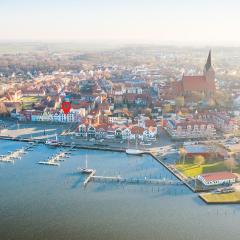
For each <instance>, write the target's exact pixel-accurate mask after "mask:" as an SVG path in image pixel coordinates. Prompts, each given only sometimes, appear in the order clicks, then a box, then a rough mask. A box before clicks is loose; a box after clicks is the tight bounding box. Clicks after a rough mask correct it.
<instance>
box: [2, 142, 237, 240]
mask: <svg viewBox="0 0 240 240" xmlns="http://www.w3.org/2000/svg"><path fill="white" fill-rule="evenodd" d="M27 145H28V143H21V142H13V141H4V140H0V155H5V154H8V153H9V151H14V150H16V149H19V148H22V147H24V146H27ZM60 150H61V149H60V148H50V147H47V146H45V145H37V146H35V147H34V148H33V150H32V151H29V152H26V154H25V155H23V156H22V158H21V159H16V160H15V161H14V164H13V163H0V239H1V240H35V239H36V240H40V239H41V240H42V239H44V240H48V239H49V240H55V239H56V240H66V239H68V240H75V239H76V240H79V239H91V240H93V239H111V240H114V239H118V240H121V239H122V240H126V239H133V240H135V239H148V240H155V239H163V240H165V239H167V240H172V239H173V240H175V239H176V240H181V239H182V240H188V239H189V240H198V239H199V240H200V239H205V240H208V239H209V240H221V239H223V240H224V239H231V240H235V239H236V240H237V239H239V221H240V206H239V205H206V204H205V203H204V202H203V201H202V200H201V199H199V198H198V196H197V195H196V194H195V193H193V192H191V191H190V190H189V189H188V188H187V187H186V186H184V185H150V184H146V185H144V184H126V183H116V182H112V183H111V182H107V183H106V182H90V183H89V184H88V185H87V187H86V188H84V187H83V182H84V180H85V178H86V175H82V174H80V173H78V172H77V168H78V167H84V166H85V159H86V157H87V159H88V167H90V168H93V169H95V170H96V175H98V176H119V175H120V176H122V177H124V178H134V179H144V178H147V179H149V178H152V179H167V180H176V178H175V177H174V176H173V175H172V174H171V173H170V172H168V170H166V169H165V168H164V167H163V166H161V165H160V164H159V163H158V162H157V161H155V160H154V159H153V158H152V157H151V156H149V155H143V156H129V155H127V154H125V153H116V152H107V151H95V150H82V149H77V150H76V151H73V152H72V154H71V155H70V157H69V158H66V159H65V160H64V161H61V162H59V163H60V166H47V165H39V164H37V163H38V162H39V161H46V160H47V159H48V158H49V157H51V156H53V155H54V154H56V153H58V152H59V151H60Z"/></svg>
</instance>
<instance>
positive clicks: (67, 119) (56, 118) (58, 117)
mask: <svg viewBox="0 0 240 240" xmlns="http://www.w3.org/2000/svg"><path fill="white" fill-rule="evenodd" d="M80 120H81V116H80V115H79V114H78V113H76V112H74V111H70V112H69V113H68V114H64V112H63V111H62V110H61V111H57V112H43V113H39V112H36V111H35V112H32V114H31V121H33V122H61V123H73V122H80Z"/></svg>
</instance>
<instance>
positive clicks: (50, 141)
mask: <svg viewBox="0 0 240 240" xmlns="http://www.w3.org/2000/svg"><path fill="white" fill-rule="evenodd" d="M45 144H46V145H48V146H59V144H60V143H59V141H58V138H57V135H56V139H48V140H46V142H45Z"/></svg>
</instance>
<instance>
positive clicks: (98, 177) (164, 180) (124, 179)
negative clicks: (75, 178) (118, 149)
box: [91, 176, 183, 185]
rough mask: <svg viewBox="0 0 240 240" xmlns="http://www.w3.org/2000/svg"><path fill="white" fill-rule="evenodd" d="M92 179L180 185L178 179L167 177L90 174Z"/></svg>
mask: <svg viewBox="0 0 240 240" xmlns="http://www.w3.org/2000/svg"><path fill="white" fill-rule="evenodd" d="M91 178H92V180H93V181H98V182H118V183H128V184H153V185H182V184H183V183H182V182H180V181H174V180H168V179H149V178H148V179H147V178H144V179H138V178H122V177H121V176H115V177H105V176H92V177H91Z"/></svg>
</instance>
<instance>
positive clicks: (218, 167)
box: [176, 160, 240, 177]
mask: <svg viewBox="0 0 240 240" xmlns="http://www.w3.org/2000/svg"><path fill="white" fill-rule="evenodd" d="M176 168H177V169H178V170H179V171H180V172H181V173H182V174H184V175H185V176H187V177H196V176H197V175H199V174H202V173H209V172H219V171H229V170H228V169H227V167H226V166H225V165H224V162H223V160H221V161H218V162H215V163H206V164H203V165H201V166H198V165H196V164H194V163H185V164H184V165H183V164H177V165H176ZM234 172H240V168H239V167H238V168H237V169H234Z"/></svg>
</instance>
